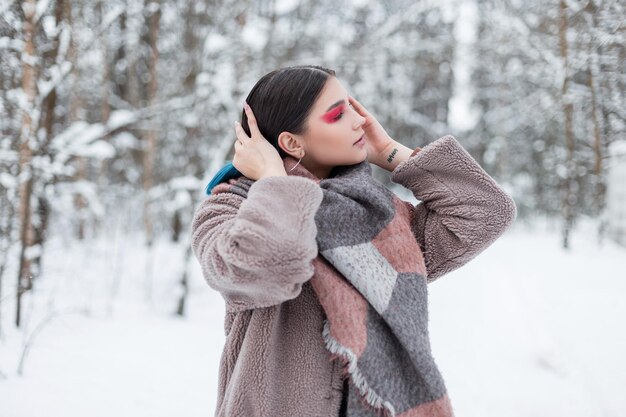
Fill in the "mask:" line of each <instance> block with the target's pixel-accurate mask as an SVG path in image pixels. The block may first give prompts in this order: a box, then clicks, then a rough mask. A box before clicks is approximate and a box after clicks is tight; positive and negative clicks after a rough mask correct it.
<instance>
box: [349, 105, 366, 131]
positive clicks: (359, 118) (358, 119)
mask: <svg viewBox="0 0 626 417" xmlns="http://www.w3.org/2000/svg"><path fill="white" fill-rule="evenodd" d="M352 110H353V111H354V114H356V122H355V124H354V130H356V129H358V128H360V127H361V126H363V123H365V121H366V120H367V119H366V118H365V117H363V116H361V115H360V114H359V112H357V111H356V110H355V109H352Z"/></svg>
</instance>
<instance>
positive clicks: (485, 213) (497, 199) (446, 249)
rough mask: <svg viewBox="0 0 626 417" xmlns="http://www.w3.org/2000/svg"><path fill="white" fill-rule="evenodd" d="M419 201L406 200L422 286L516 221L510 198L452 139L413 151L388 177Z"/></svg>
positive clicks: (476, 253)
mask: <svg viewBox="0 0 626 417" xmlns="http://www.w3.org/2000/svg"><path fill="white" fill-rule="evenodd" d="M391 180H392V182H395V183H397V184H401V185H403V186H405V187H406V188H408V189H409V190H411V192H412V193H413V195H414V196H415V198H417V199H418V200H420V201H421V203H418V204H417V205H415V206H414V205H413V204H412V203H410V202H407V201H405V203H406V204H407V205H408V206H409V209H410V212H411V229H412V231H413V234H414V235H415V238H416V239H417V241H418V243H419V245H420V247H421V249H422V252H423V254H424V261H425V264H426V271H427V275H428V277H427V282H429V283H430V282H432V281H434V280H435V279H437V278H439V277H441V276H442V275H444V274H446V273H448V272H450V271H452V270H455V269H457V268H459V267H460V266H462V265H464V264H465V263H467V262H468V261H469V260H471V259H473V258H474V257H476V256H477V255H478V254H479V253H481V252H482V251H483V250H485V249H486V248H487V247H488V246H489V245H491V244H492V243H493V242H494V241H495V240H496V239H497V238H498V237H499V236H500V235H502V234H503V233H504V231H505V230H506V229H507V228H508V227H509V226H510V225H511V224H512V223H513V222H514V221H515V219H516V217H517V208H516V205H515V202H514V201H513V199H512V198H511V197H510V196H509V195H508V194H507V193H506V192H505V191H504V190H503V189H502V188H501V187H500V186H499V185H498V184H497V183H496V182H495V180H494V179H493V178H491V177H490V176H489V174H487V172H486V171H485V170H484V169H483V168H482V167H481V166H480V165H479V164H478V162H476V160H475V159H474V158H473V157H472V156H471V155H470V154H469V153H468V152H467V151H466V150H465V149H464V148H463V147H462V146H461V144H460V143H459V142H458V141H457V139H456V138H455V137H453V136H451V135H446V136H443V137H441V138H439V139H437V140H436V141H434V142H431V143H429V144H428V145H426V146H425V147H424V148H422V149H421V150H419V148H418V149H416V150H415V151H414V152H413V154H412V155H411V157H410V158H409V159H408V160H406V161H403V162H402V163H400V164H399V165H398V166H397V167H396V168H395V169H394V170H393V171H392V175H391Z"/></svg>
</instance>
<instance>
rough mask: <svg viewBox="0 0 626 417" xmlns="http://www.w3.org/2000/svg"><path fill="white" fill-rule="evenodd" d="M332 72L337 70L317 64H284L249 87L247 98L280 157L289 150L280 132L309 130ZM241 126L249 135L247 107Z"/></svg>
mask: <svg viewBox="0 0 626 417" xmlns="http://www.w3.org/2000/svg"><path fill="white" fill-rule="evenodd" d="M330 76H335V71H333V70H331V69H328V68H324V67H321V66H318V65H298V66H292V67H285V68H280V69H277V70H274V71H272V72H269V73H267V74H265V75H264V76H263V77H261V79H260V80H259V81H257V83H256V84H255V85H254V87H252V90H250V93H249V94H248V97H246V102H247V103H248V104H249V105H250V107H251V108H252V111H253V112H254V116H255V117H256V120H257V124H258V126H259V130H260V131H261V134H263V136H264V137H265V139H267V140H268V141H269V142H270V143H271V144H272V145H273V146H274V147H275V148H276V150H277V151H278V154H279V155H280V157H281V158H284V157H285V156H287V153H286V152H285V151H283V150H282V148H281V147H280V146H278V135H279V134H280V133H281V132H283V131H285V130H286V131H289V132H291V133H294V134H296V135H300V134H303V133H304V132H306V130H307V128H308V126H307V125H306V120H307V118H308V116H309V114H310V113H311V109H312V108H313V103H315V100H317V97H318V96H319V95H320V93H321V92H322V89H323V88H324V85H325V84H326V81H327V80H328V78H329V77H330ZM241 126H242V127H243V129H244V131H245V132H246V134H247V135H248V136H250V127H249V126H248V117H247V115H246V112H245V110H242V112H241Z"/></svg>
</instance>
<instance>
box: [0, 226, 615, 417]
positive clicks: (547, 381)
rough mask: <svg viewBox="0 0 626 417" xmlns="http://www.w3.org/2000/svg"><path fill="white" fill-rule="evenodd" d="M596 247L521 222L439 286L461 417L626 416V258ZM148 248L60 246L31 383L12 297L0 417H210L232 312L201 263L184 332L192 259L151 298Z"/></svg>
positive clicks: (42, 303) (127, 239)
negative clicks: (563, 241) (186, 273)
mask: <svg viewBox="0 0 626 417" xmlns="http://www.w3.org/2000/svg"><path fill="white" fill-rule="evenodd" d="M547 224H550V222H548V223H547ZM596 240H597V239H596V235H595V228H594V225H593V223H585V224H583V225H581V227H580V229H579V230H578V231H577V232H576V234H575V235H574V237H573V240H572V249H571V250H570V251H569V252H565V251H563V250H561V249H560V247H559V241H560V240H559V236H558V233H557V231H556V230H546V227H545V225H543V224H541V225H536V226H535V228H534V229H533V228H530V227H529V226H525V225H523V224H522V222H521V221H520V222H518V223H517V224H515V225H514V226H513V228H512V229H510V230H509V231H507V233H505V234H504V235H503V236H502V237H501V238H500V239H499V240H498V241H497V242H496V243H494V244H493V245H492V246H491V247H490V248H488V249H487V250H486V251H485V252H483V253H482V254H480V255H479V256H478V257H477V258H476V259H475V260H473V261H472V262H470V263H469V264H467V265H465V266H464V267H462V268H461V269H459V270H457V271H454V272H451V273H450V274H448V275H446V276H444V277H442V278H441V279H440V280H438V281H436V282H435V283H433V284H431V285H430V287H429V295H430V332H431V337H432V347H433V354H434V356H435V359H436V361H437V363H438V365H439V367H440V369H441V372H442V374H443V376H444V379H445V380H446V383H447V387H448V391H449V395H450V398H451V401H452V404H453V407H454V408H455V411H456V413H457V415H458V416H463V417H488V416H494V417H495V416H498V417H500V416H507V417H517V416H519V417H522V416H523V417H535V416H536V417H547V416H556V415H559V416H561V415H567V416H568V417H578V416H581V417H583V416H584V417H588V416H604V417H610V416H616V417H617V416H623V415H626V397H624V395H623V390H624V387H626V358H625V357H624V352H626V331H625V330H624V328H625V326H624V323H623V322H624V319H625V318H626V303H624V302H623V297H624V295H625V294H626V280H624V270H626V249H625V248H622V247H618V246H616V245H615V244H613V243H612V242H609V241H605V242H604V244H603V245H599V244H598V243H597V241H596ZM139 242H140V241H139V239H138V238H135V237H134V236H133V235H129V236H123V237H121V236H117V237H110V238H109V240H106V241H104V240H103V241H97V242H89V243H88V244H86V243H83V244H76V243H66V242H60V241H53V242H52V244H51V248H50V249H48V252H47V257H46V258H45V259H46V261H45V262H46V265H45V268H46V271H47V274H46V276H45V279H44V280H43V281H42V282H40V283H38V284H37V287H36V288H37V290H36V292H35V293H34V294H31V295H29V296H28V297H27V298H26V307H25V311H26V314H25V322H26V323H25V325H24V328H25V329H26V333H27V336H26V337H27V338H30V339H28V340H30V341H31V342H32V347H31V348H30V349H29V350H28V354H27V356H26V359H25V361H24V364H23V374H22V375H18V374H17V369H18V366H19V363H20V357H21V355H22V352H23V349H24V348H23V344H24V332H23V330H19V331H17V330H16V329H15V328H14V327H13V325H12V321H13V317H14V316H13V310H14V307H13V306H12V305H11V304H9V303H8V301H10V300H11V298H12V296H11V294H9V292H10V289H9V288H8V287H9V286H8V285H7V284H5V288H4V292H3V297H5V300H3V304H2V306H3V307H2V317H3V318H2V320H3V332H4V333H3V338H2V341H1V342H0V417H39V416H46V417H57V416H58V417H86V416H89V417H99V416H107V417H110V416H120V417H124V416H150V417H160V416H163V417H165V416H167V417H171V416H172V415H184V416H186V417H194V416H197V417H201V416H202V417H206V416H212V415H213V410H214V407H215V395H216V389H217V388H216V384H217V366H218V363H219V359H220V354H221V347H222V343H223V340H224V338H223V331H222V329H223V328H222V317H223V308H224V305H223V301H222V299H221V298H220V296H219V294H217V293H215V292H213V291H212V290H211V289H210V288H209V287H208V286H207V285H206V284H205V283H204V281H203V280H202V277H201V274H200V270H199V266H198V265H197V261H196V260H195V258H193V257H192V258H191V261H190V262H191V266H192V272H193V274H192V279H191V281H192V282H191V284H192V285H191V296H190V297H189V304H188V307H189V309H188V315H187V317H186V318H176V317H175V316H173V315H172V314H171V312H172V311H174V309H175V302H176V299H177V296H176V295H177V293H178V287H177V285H176V282H177V280H178V278H179V276H178V274H179V271H180V270H181V263H182V259H183V250H182V249H181V248H180V247H173V246H171V245H169V244H159V245H157V246H156V248H155V252H154V254H153V257H152V258H150V259H152V261H151V262H153V265H154V266H153V274H154V277H155V278H154V281H153V282H152V284H151V285H150V281H146V280H145V278H144V276H145V274H144V273H143V272H142V271H143V270H144V269H145V268H144V266H145V265H146V264H148V263H149V260H148V258H147V257H146V254H145V253H144V251H143V250H142V249H141V245H140V244H139ZM12 276H13V275H11V276H9V277H8V278H5V280H7V279H9V278H12ZM146 288H151V289H152V291H151V293H152V296H151V302H146V301H145V300H146ZM108 294H116V295H115V298H114V301H111V299H112V297H111V296H110V295H108ZM52 312H54V313H52ZM51 314H52V315H51ZM620 329H621V330H620Z"/></svg>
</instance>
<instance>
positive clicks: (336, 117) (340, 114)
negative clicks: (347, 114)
mask: <svg viewBox="0 0 626 417" xmlns="http://www.w3.org/2000/svg"><path fill="white" fill-rule="evenodd" d="M348 106H352V103H349V104H348ZM341 116H343V111H342V112H339V114H338V115H337V116H335V117H333V120H334V121H337V120H339V119H341Z"/></svg>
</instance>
